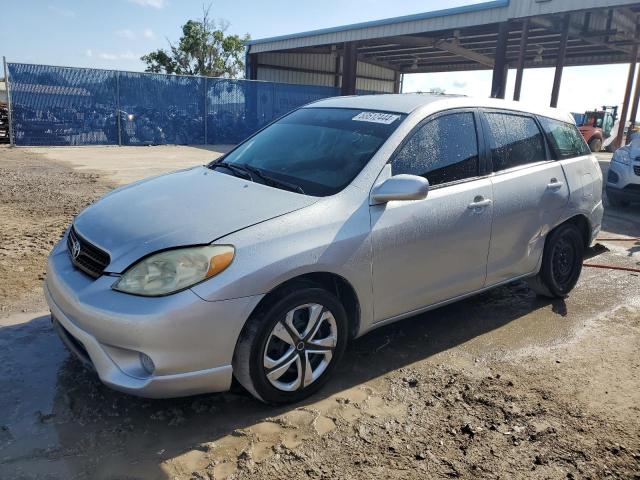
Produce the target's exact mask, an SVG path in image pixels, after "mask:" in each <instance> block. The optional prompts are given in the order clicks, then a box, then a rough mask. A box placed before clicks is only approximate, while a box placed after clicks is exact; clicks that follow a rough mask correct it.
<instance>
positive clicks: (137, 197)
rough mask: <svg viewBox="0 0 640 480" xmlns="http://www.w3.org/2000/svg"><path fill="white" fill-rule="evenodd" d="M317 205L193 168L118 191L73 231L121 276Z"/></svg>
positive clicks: (98, 204) (310, 199)
mask: <svg viewBox="0 0 640 480" xmlns="http://www.w3.org/2000/svg"><path fill="white" fill-rule="evenodd" d="M317 200H318V199H317V198H316V197H310V196H306V195H301V194H298V193H294V192H289V191H286V190H280V189H277V188H272V187H269V186H266V185H262V184H259V183H253V182H251V181H248V180H244V179H241V178H237V177H233V176H230V175H226V174H224V173H220V172H216V171H213V170H210V169H208V168H206V167H196V168H193V169H188V170H181V171H178V172H174V173H170V174H166V175H161V176H159V177H154V178H151V179H147V180H142V181H140V182H136V183H134V184H131V185H127V186H125V187H121V188H119V189H116V190H114V191H113V192H111V193H108V194H107V195H105V196H104V197H102V198H101V199H100V200H98V201H97V202H96V203H94V204H93V205H91V206H90V207H88V208H87V209H86V210H84V211H83V212H82V213H80V214H79V215H78V216H77V217H76V219H75V220H74V228H75V229H76V231H77V232H78V234H79V235H81V236H82V237H84V238H85V239H86V240H88V241H89V242H91V243H92V244H94V245H96V246H97V247H99V248H102V249H103V250H105V251H106V252H107V253H109V256H110V258H111V262H110V263H109V266H108V267H107V269H106V271H107V272H113V273H121V272H122V271H124V270H125V269H126V268H127V267H128V266H129V265H131V264H132V263H133V262H135V261H137V260H138V259H140V258H142V257H144V256H146V255H148V254H150V253H153V252H156V251H159V250H163V249H167V248H172V247H180V246H189V245H199V244H207V243H210V242H212V241H214V240H216V239H218V238H221V237H223V236H225V235H228V234H230V233H232V232H235V231H238V230H241V229H243V228H246V227H249V226H251V225H255V224H256V223H260V222H264V221H266V220H269V219H271V218H274V217H277V216H280V215H284V214H286V213H289V212H292V211H294V210H299V209H301V208H304V207H307V206H309V205H311V204H313V203H315V202H316V201H317Z"/></svg>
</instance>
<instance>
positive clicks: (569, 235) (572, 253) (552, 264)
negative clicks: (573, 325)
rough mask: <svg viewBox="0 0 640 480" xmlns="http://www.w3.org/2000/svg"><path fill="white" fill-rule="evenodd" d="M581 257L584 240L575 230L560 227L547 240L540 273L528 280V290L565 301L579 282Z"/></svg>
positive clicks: (574, 227) (577, 230) (568, 225)
mask: <svg viewBox="0 0 640 480" xmlns="http://www.w3.org/2000/svg"><path fill="white" fill-rule="evenodd" d="M583 256H584V239H583V238H582V234H581V233H580V230H579V229H578V227H577V226H575V225H574V224H572V223H565V224H564V225H560V226H559V227H557V228H556V229H555V230H553V231H552V232H551V233H550V234H549V236H548V237H547V241H546V242H545V245H544V252H543V254H542V265H541V267H540V272H539V273H538V275H536V276H535V277H533V278H531V279H529V280H528V282H529V286H530V287H531V288H532V289H533V290H534V291H535V292H536V293H538V294H539V295H543V296H545V297H551V298H562V297H566V296H567V294H568V293H569V292H570V291H571V290H573V287H575V285H576V283H577V282H578V278H579V277H580V272H582V259H583Z"/></svg>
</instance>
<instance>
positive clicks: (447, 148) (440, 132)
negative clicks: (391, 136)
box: [391, 112, 478, 185]
mask: <svg viewBox="0 0 640 480" xmlns="http://www.w3.org/2000/svg"><path fill="white" fill-rule="evenodd" d="M391 167H392V172H393V174H394V175H398V174H401V173H406V174H411V175H418V176H421V177H425V178H426V179H427V180H429V184H430V185H439V184H442V183H448V182H454V181H457V180H463V179H465V178H471V177H476V176H478V138H477V135H476V126H475V120H474V117H473V113H471V112H463V113H452V114H447V115H443V116H440V117H437V118H435V119H433V120H430V121H428V122H427V123H426V124H425V125H423V126H422V127H420V129H419V130H417V131H416V132H415V133H414V134H413V136H412V137H411V138H410V139H409V141H408V142H407V143H405V144H404V146H403V147H402V148H401V150H400V151H399V152H398V154H397V155H396V156H395V158H394V159H393V162H392V164H391Z"/></svg>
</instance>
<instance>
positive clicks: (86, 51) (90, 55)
mask: <svg viewBox="0 0 640 480" xmlns="http://www.w3.org/2000/svg"><path fill="white" fill-rule="evenodd" d="M84 54H85V55H86V56H87V57H93V51H92V50H91V49H90V48H87V49H86V50H85V52H84Z"/></svg>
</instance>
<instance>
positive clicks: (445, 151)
mask: <svg viewBox="0 0 640 480" xmlns="http://www.w3.org/2000/svg"><path fill="white" fill-rule="evenodd" d="M478 127H479V125H478V117H477V114H476V113H475V112H473V111H455V112H453V113H445V114H440V115H439V116H436V117H432V118H428V119H427V120H425V121H424V122H423V123H422V124H421V125H420V126H419V127H418V128H417V129H415V130H414V132H413V133H412V134H410V135H409V137H408V140H407V141H406V142H405V143H404V145H403V146H402V147H400V149H399V150H398V152H397V153H396V154H395V155H394V156H393V158H392V160H391V169H392V171H391V174H392V175H397V174H414V175H420V176H424V177H426V178H427V179H428V180H429V183H430V191H429V194H428V196H427V198H426V199H424V200H417V201H392V202H389V203H386V204H383V205H372V206H371V207H370V212H371V230H372V238H373V272H372V274H373V290H374V292H373V293H374V309H375V313H374V315H375V321H382V320H386V319H389V318H393V317H395V316H399V315H403V314H405V313H409V312H412V311H415V310H418V309H421V308H423V307H426V306H428V305H433V304H436V303H439V302H442V301H444V300H448V299H451V298H454V297H457V296H459V295H462V294H465V293H469V292H472V291H474V290H478V289H480V288H482V287H483V286H484V282H485V277H486V264H487V254H488V251H489V239H490V235H491V217H492V209H493V204H492V197H493V194H492V186H491V181H490V180H489V179H488V178H486V177H485V176H483V175H484V173H485V172H484V171H483V170H482V169H481V166H480V159H479V149H478V138H479V128H478Z"/></svg>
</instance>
